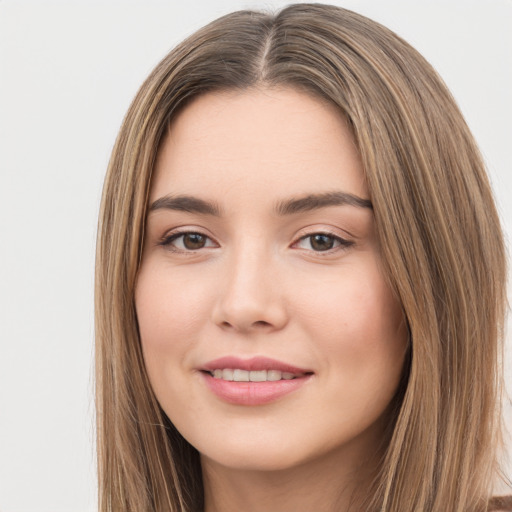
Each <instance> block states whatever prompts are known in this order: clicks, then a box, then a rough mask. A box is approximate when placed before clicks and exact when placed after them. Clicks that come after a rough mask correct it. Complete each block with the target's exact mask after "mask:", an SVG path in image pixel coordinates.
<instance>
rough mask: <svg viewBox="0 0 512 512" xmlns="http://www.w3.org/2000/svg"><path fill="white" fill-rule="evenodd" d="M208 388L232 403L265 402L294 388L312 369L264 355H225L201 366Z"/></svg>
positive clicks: (297, 386) (273, 400)
mask: <svg viewBox="0 0 512 512" xmlns="http://www.w3.org/2000/svg"><path fill="white" fill-rule="evenodd" d="M200 370H201V372H200V373H201V374H202V376H203V379H204V381H203V382H204V383H205V384H206V387H207V389H209V391H210V392H212V393H213V394H214V395H215V396H216V397H217V398H219V399H221V400H222V401H223V402H227V403H229V404H233V405H245V406H247V405H251V406H255V405H264V404H268V403H271V402H275V401H277V400H279V399H281V398H283V397H285V396H286V395H289V394H291V393H294V392H297V391H298V390H299V389H301V388H302V387H303V386H304V384H306V383H307V382H308V381H310V379H311V377H312V376H313V375H314V372H313V371H311V370H307V369H304V368H298V367H297V366H293V365H291V364H288V363H285V362H282V361H278V360H276V359H270V358H267V357H253V358H251V359H242V358H240V357H234V356H228V357H221V358H219V359H215V360H214V361H210V362H209V363H207V364H205V365H204V366H203V367H202V368H200Z"/></svg>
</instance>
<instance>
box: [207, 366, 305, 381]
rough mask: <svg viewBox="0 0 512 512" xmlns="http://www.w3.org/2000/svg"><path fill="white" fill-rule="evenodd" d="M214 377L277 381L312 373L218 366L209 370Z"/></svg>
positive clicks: (228, 379) (231, 379)
mask: <svg viewBox="0 0 512 512" xmlns="http://www.w3.org/2000/svg"><path fill="white" fill-rule="evenodd" d="M207 373H209V374H210V375H211V376H212V377H213V378H214V379H222V380H226V381H230V382H277V381H279V380H293V379H298V378H300V377H304V376H306V375H310V374H311V373H309V372H306V373H292V372H283V371H280V370H251V371H249V370H242V369H240V368H216V369H215V370H212V371H207Z"/></svg>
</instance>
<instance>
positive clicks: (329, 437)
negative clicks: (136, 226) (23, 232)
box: [136, 89, 407, 470]
mask: <svg viewBox="0 0 512 512" xmlns="http://www.w3.org/2000/svg"><path fill="white" fill-rule="evenodd" d="M368 199H369V195H368V190H367V187H366V185H365V180H364V175H363V169H362V164H361V160H360V157H359V154H358V150H357V148H356V145H355V142H354V139H353V137H352V135H351V133H350V130H349V128H348V125H347V122H346V120H345V118H344V117H343V116H342V115H341V114H340V113H339V112H338V111H337V110H336V109H335V108H334V107H332V106H331V105H328V104H326V103H323V102H321V101H319V100H318V99H315V98H313V97H311V96H309V95H306V94H304V93H300V92H297V91H294V90H292V89H278V90H277V89H272V90H268V89H264V90H248V91H243V92H222V93H209V94H206V95H204V96H202V97H199V98H198V99H196V100H195V101H193V102H192V103H191V104H190V105H189V106H187V107H186V108H185V109H184V110H183V111H182V113H181V114H180V115H179V116H178V118H177V119H176V120H175V121H174V122H173V124H172V128H171V130H170V132H169V134H168V136H167V137H166V139H165V140H164V141H163V144H162V146H161V149H160V152H159V155H158V161H157V164H156V172H155V176H154V181H153V184H152V189H151V194H150V208H149V213H148V219H147V232H146V238H145V246H144V253H143V260H142V266H141V269H140V273H139V276H138V283H137V289H136V309H137V317H138V321H139V326H140V335H141V340H142V347H143V353H144V358H145V364H146V367H147V371H148V374H149V378H150V381H151V385H152V387H153V390H154V392H155V394H156V396H157V398H158V400H159V402H160V404H161V406H162V408H163V409H164V411H165V412H166V414H167V415H168V416H169V418H170V419H171V421H172V422H173V423H174V425H175V426H176V427H177V429H178V430H179V431H180V432H181V434H182V435H183V436H184V437H185V438H186V439H187V440H188V441H189V442H190V443H191V444H192V445H193V446H195V447H196V448H197V449H198V450H199V452H200V453H201V454H202V457H203V462H204V461H208V462H209V463H211V464H220V465H222V466H225V467H230V468H238V469H241V468H246V469H261V470H270V469H285V468H291V467H294V466H297V465H299V464H302V463H305V462H308V461H313V460H318V458H319V457H324V456H327V455H329V456H332V455H333V454H335V455H336V456H337V455H339V456H340V457H346V456H348V454H350V456H351V457H352V458H353V459H354V460H359V461H360V460H361V457H365V456H367V455H368V453H371V452H372V450H374V449H375V447H376V444H377V443H378V442H379V439H380V438H381V436H382V432H383V428H384V423H385V418H386V415H385V414H384V412H385V410H386V408H387V406H388V405H389V403H390V401H391V400H392V397H393V396H394V394H395V391H396V389H397V385H398V382H399V379H400V375H401V371H402V367H403V362H404V354H405V352H406V344H407V341H406V338H407V336H406V328H405V322H404V318H403V315H402V312H401V308H400V304H399V303H398V302H397V300H396V299H395V297H394V296H393V294H392V293H391V291H390V289H389V287H388V285H387V282H386V279H385V278H384V276H383V273H382V269H381V265H380V259H379V248H378V243H377V237H376V233H375V225H374V218H373V213H372V209H371V206H370V203H369V201H368ZM233 379H234V380H233Z"/></svg>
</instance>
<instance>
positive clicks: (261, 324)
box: [253, 320, 270, 327]
mask: <svg viewBox="0 0 512 512" xmlns="http://www.w3.org/2000/svg"><path fill="white" fill-rule="evenodd" d="M253 325H254V326H255V327H268V326H269V325H270V323H269V322H265V320H258V321H257V322H254V324H253Z"/></svg>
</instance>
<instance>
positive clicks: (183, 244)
mask: <svg viewBox="0 0 512 512" xmlns="http://www.w3.org/2000/svg"><path fill="white" fill-rule="evenodd" d="M160 245H162V246H164V247H165V248H167V249H168V250H170V251H173V252H187V251H198V250H200V249H206V248H211V247H216V246H217V245H216V244H215V242H214V241H213V240H212V239H211V238H209V237H208V236H206V235H203V234H202V233H196V232H194V231H186V232H181V233H174V234H173V235H171V236H168V237H165V238H164V239H163V240H162V241H161V242H160Z"/></svg>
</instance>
